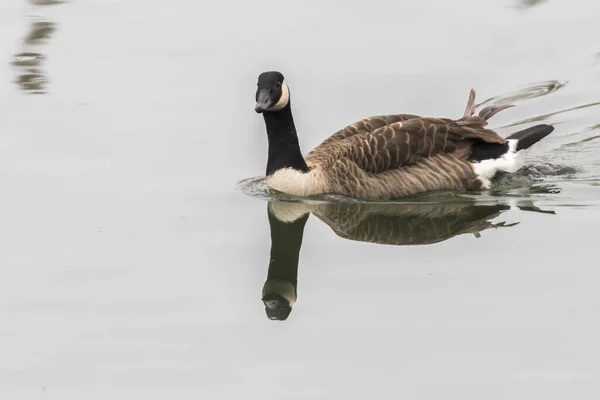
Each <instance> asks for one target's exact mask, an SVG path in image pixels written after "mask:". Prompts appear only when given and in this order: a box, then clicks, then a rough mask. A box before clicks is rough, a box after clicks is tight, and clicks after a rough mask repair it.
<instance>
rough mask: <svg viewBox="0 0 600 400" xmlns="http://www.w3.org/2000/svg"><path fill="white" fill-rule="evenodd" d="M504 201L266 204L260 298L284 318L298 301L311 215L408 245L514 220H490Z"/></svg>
mask: <svg viewBox="0 0 600 400" xmlns="http://www.w3.org/2000/svg"><path fill="white" fill-rule="evenodd" d="M516 208H518V209H520V210H521V211H531V212H541V213H548V214H554V212H553V211H544V210H541V209H540V208H538V207H536V206H535V205H534V204H533V203H532V202H531V201H524V202H518V203H517V204H516ZM509 209H511V206H510V205H508V204H505V203H494V204H482V203H478V202H475V201H469V200H465V201H462V202H456V201H454V202H435V203H410V204H409V203H406V204H402V203H400V204H377V203H374V204H365V203H357V204H352V203H327V204H305V203H292V202H282V201H271V202H269V203H268V207H267V214H268V218H269V226H270V229H271V258H270V262H269V270H268V274H267V279H266V281H265V284H264V286H263V290H262V301H263V303H264V305H265V311H266V314H267V317H268V318H269V319H272V320H280V321H283V320H285V319H287V318H288V316H289V315H290V313H291V311H292V307H293V305H294V303H295V302H296V297H297V283H298V263H299V259H300V247H301V246H302V238H303V234H304V227H305V225H306V221H307V220H308V218H309V215H310V214H313V215H314V216H315V217H317V218H318V219H319V220H321V221H322V222H324V223H325V224H327V225H328V226H329V227H330V228H331V229H332V230H333V231H334V232H335V233H336V234H337V235H338V236H340V237H342V238H344V239H349V240H356V241H361V242H370V243H377V244H385V245H397V246H410V245H430V244H434V243H439V242H442V241H445V240H448V239H451V238H453V237H455V236H458V235H462V234H473V235H475V236H476V237H479V236H480V235H481V232H483V231H485V230H488V229H493V228H501V227H503V228H507V227H512V226H515V225H517V224H518V222H516V223H511V224H509V223H506V222H505V221H499V222H493V221H492V220H494V219H495V218H497V217H499V216H500V215H501V214H502V213H503V212H504V211H507V210H509Z"/></svg>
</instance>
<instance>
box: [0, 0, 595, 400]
mask: <svg viewBox="0 0 600 400" xmlns="http://www.w3.org/2000/svg"><path fill="white" fill-rule="evenodd" d="M35 3H43V2H40V1H38V2H25V1H22V0H3V1H2V3H1V4H0V37H2V42H1V43H2V44H1V45H0V57H1V58H0V61H1V62H0V110H1V111H0V113H1V114H0V247H1V248H2V250H1V252H0V321H2V322H1V324H0V355H1V357H0V398H3V399H37V398H44V399H61V400H65V399H106V398H115V399H116V398H143V399H167V398H178V399H192V398H195V399H197V398H210V399H231V398H235V397H239V398H252V399H270V398H277V399H342V398H344V399H354V398H356V399H359V398H360V399H362V398H367V397H368V398H377V399H396V398H407V399H439V398H448V399H506V398H513V399H542V398H543V399H565V398H576V399H596V398H598V395H599V394H600V344H599V341H598V337H600V323H599V322H598V316H599V315H600V294H599V291H598V287H599V285H600V271H599V263H598V260H597V254H598V253H597V252H596V250H597V247H598V243H599V240H600V239H599V236H598V230H597V226H598V220H599V217H600V212H599V211H600V208H599V204H600V187H599V186H600V165H599V164H600V140H598V138H599V135H600V133H598V132H599V130H598V129H599V128H598V127H599V126H600V125H599V124H600V106H599V105H598V104H597V102H599V101H600V56H599V54H600V24H598V16H599V15H600V2H597V1H592V0H586V1H583V0H582V1H572V0H563V1H560V0H548V1H523V2H515V1H509V0H494V1H480V0H477V1H475V0H459V1H447V2H446V1H435V2H434V1H416V0H413V1H402V2H398V1H387V0H386V1H369V2H359V1H352V0H348V1H344V2H334V1H302V2H300V1H297V2H281V1H278V2H277V1H266V0H258V1H240V0H237V1H223V2H219V3H217V2H204V1H201V2H198V1H190V0H171V1H158V0H79V1H69V2H65V3H64V4H51V5H39V4H35ZM57 3H60V2H57ZM36 23H37V24H36ZM24 52H25V53H37V54H39V55H41V56H43V58H40V57H39V56H37V55H35V54H34V55H31V54H22V53H24ZM271 69H277V70H280V71H282V72H283V73H284V74H285V75H286V79H287V82H288V84H289V86H290V88H291V91H292V101H293V109H294V116H295V119H296V124H297V127H298V131H299V135H300V143H301V147H302V149H303V151H304V152H306V151H308V150H309V149H310V148H312V147H314V146H315V145H317V144H318V143H319V142H320V141H321V140H322V139H324V138H325V137H326V136H327V135H329V134H331V133H332V132H333V131H335V130H337V129H339V128H340V127H342V126H344V125H346V124H348V123H351V122H354V121H356V120H358V119H360V118H362V117H365V116H369V115H373V114H381V113H392V112H394V113H397V112H409V113H417V114H420V115H429V116H444V117H456V116H459V115H461V114H462V112H463V110H464V105H465V102H466V99H467V95H468V91H469V89H470V88H472V87H473V88H475V89H476V90H477V93H478V101H480V102H481V101H484V100H486V99H489V98H495V97H497V96H508V97H509V98H510V99H509V100H510V101H511V102H512V103H513V104H516V105H517V107H515V108H513V109H510V110H507V111H504V112H502V113H501V114H498V115H497V116H496V117H494V119H493V121H491V127H493V128H496V129H498V131H499V132H500V133H501V134H508V133H509V132H512V131H513V130H516V129H520V128H522V127H527V126H529V125H531V124H532V123H534V122H535V123H537V122H538V121H542V122H544V123H552V124H555V126H556V130H555V132H554V133H553V134H552V135H551V136H549V137H548V138H546V139H545V140H544V141H543V142H541V143H539V144H538V145H536V147H535V149H534V150H533V151H532V152H531V153H530V154H529V156H528V160H529V161H530V162H531V163H551V164H552V165H564V166H568V167H569V168H575V169H576V171H577V172H575V173H570V174H566V175H555V176H544V177H543V182H544V184H549V185H555V186H556V187H558V188H559V189H560V193H539V194H524V195H523V194H522V196H525V197H526V198H527V199H529V200H531V201H532V202H533V203H534V204H535V206H536V207H540V208H543V209H548V210H552V211H554V214H541V213H531V212H524V211H519V210H518V209H516V210H511V211H508V212H506V213H504V214H502V217H501V218H500V219H501V220H506V221H508V222H520V223H519V224H518V225H517V226H514V227H512V228H509V229H497V230H491V231H486V232H484V233H483V234H482V237H481V238H479V239H477V238H475V237H474V236H473V235H462V236H458V237H455V238H452V239H450V240H447V241H444V242H442V243H439V244H435V245H431V246H417V247H407V246H383V245H376V244H369V243H362V242H356V241H350V240H345V239H342V238H340V237H338V236H337V235H335V233H334V232H332V230H331V229H330V228H329V227H328V226H327V225H325V224H323V223H321V222H320V221H318V220H317V219H315V218H311V219H309V222H308V223H307V225H306V229H305V232H304V242H303V246H302V251H301V257H300V267H299V277H298V279H299V283H298V301H297V303H296V305H295V307H294V310H293V312H292V314H291V316H290V317H289V318H288V319H287V320H286V321H283V322H281V321H271V320H269V319H267V318H266V316H265V311H264V307H263V304H262V303H261V289H262V285H263V283H264V281H265V277H266V272H267V266H268V263H269V249H270V237H269V225H268V221H267V217H266V204H265V201H264V200H263V199H260V198H252V197H249V196H247V195H246V194H244V193H243V192H242V191H240V190H239V187H237V186H236V185H237V182H238V181H240V180H241V179H244V178H247V177H251V176H256V175H260V174H262V173H263V172H264V165H265V162H266V135H265V133H264V123H263V121H262V118H261V117H260V116H257V115H256V114H255V113H254V110H253V105H254V103H253V100H254V98H253V97H254V91H255V85H256V77H257V76H258V74H259V73H260V72H262V71H264V70H271ZM499 100H501V99H495V101H499ZM532 118H534V119H537V121H532V120H531V119H532ZM519 123H520V124H519ZM515 124H517V125H515Z"/></svg>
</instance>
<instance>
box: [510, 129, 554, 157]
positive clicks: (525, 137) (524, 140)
mask: <svg viewBox="0 0 600 400" xmlns="http://www.w3.org/2000/svg"><path fill="white" fill-rule="evenodd" d="M553 130H554V127H553V126H552V125H546V124H541V125H536V126H532V127H531V128H527V129H523V130H522V131H519V132H515V133H513V134H512V135H510V136H509V137H507V138H506V139H517V140H518V142H517V151H519V150H524V149H528V148H530V147H531V146H533V145H534V144H535V143H537V142H539V141H540V140H542V139H543V138H545V137H546V136H548V135H549V134H550V133H552V131H553Z"/></svg>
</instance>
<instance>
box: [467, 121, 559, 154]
mask: <svg viewBox="0 0 600 400" xmlns="http://www.w3.org/2000/svg"><path fill="white" fill-rule="evenodd" d="M482 111H483V110H482ZM553 130H554V127H553V126H552V125H545V124H542V125H536V126H532V127H531V128H527V129H523V130H522V131H518V132H515V133H513V134H512V135H510V136H508V137H507V138H506V139H516V140H517V151H519V150H524V149H528V148H530V147H531V146H533V145H534V144H535V143H537V142H539V141H540V140H542V139H543V138H545V137H546V136H548V135H549V134H550V133H551V132H552V131H553ZM508 150H509V146H508V143H503V144H500V143H486V142H475V143H473V146H472V147H471V154H470V155H469V161H471V162H479V161H483V160H490V159H496V158H500V157H502V155H503V154H506V152H508Z"/></svg>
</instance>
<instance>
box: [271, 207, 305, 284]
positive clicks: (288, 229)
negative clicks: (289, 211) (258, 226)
mask: <svg viewBox="0 0 600 400" xmlns="http://www.w3.org/2000/svg"><path fill="white" fill-rule="evenodd" d="M268 215H269V225H270V227H271V259H270V261H269V272H268V273H267V279H274V280H279V281H284V282H289V283H291V284H293V285H294V287H296V285H297V283H298V261H299V259H300V247H301V246H302V236H304V225H305V224H306V221H307V220H308V216H309V214H306V215H303V216H302V217H300V218H298V219H297V220H295V221H294V222H288V223H286V222H282V221H280V220H278V219H277V218H276V217H275V216H274V215H273V214H271V212H268Z"/></svg>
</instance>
